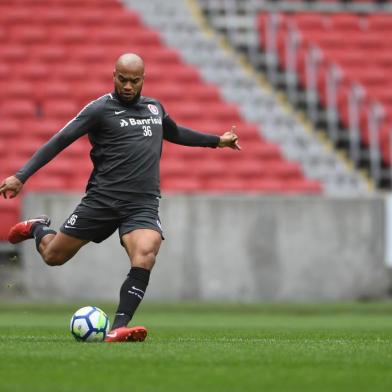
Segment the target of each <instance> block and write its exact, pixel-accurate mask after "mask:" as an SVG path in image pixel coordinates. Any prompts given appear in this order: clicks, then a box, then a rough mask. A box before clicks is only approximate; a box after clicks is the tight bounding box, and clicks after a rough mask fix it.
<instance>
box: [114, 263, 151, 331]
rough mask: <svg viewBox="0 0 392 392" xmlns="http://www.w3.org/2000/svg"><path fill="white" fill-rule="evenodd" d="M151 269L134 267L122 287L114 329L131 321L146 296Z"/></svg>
mask: <svg viewBox="0 0 392 392" xmlns="http://www.w3.org/2000/svg"><path fill="white" fill-rule="evenodd" d="M149 279H150V271H149V270H147V269H145V268H140V267H132V268H131V270H130V271H129V274H128V278H127V279H125V282H124V283H123V285H122V286H121V289H120V303H119V305H118V308H117V311H116V317H115V319H114V321H113V325H112V329H115V328H119V327H125V326H127V325H128V323H129V322H130V321H131V319H132V316H133V314H134V313H135V311H136V309H137V307H138V306H139V304H140V302H141V300H142V299H143V297H144V293H145V291H146V288H147V285H148V281H149Z"/></svg>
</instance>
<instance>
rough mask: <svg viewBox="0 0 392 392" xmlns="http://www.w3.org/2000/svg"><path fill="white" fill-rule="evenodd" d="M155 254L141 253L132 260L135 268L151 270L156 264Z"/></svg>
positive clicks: (149, 252) (150, 252)
mask: <svg viewBox="0 0 392 392" xmlns="http://www.w3.org/2000/svg"><path fill="white" fill-rule="evenodd" d="M155 258H156V256H155V253H154V252H153V251H140V252H138V253H137V254H136V255H135V257H134V258H133V260H132V266H133V267H140V268H145V269H148V270H151V269H152V267H154V264H155Z"/></svg>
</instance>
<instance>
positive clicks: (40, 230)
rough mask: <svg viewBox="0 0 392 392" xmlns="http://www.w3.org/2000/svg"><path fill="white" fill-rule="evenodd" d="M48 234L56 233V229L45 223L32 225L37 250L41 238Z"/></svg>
mask: <svg viewBox="0 0 392 392" xmlns="http://www.w3.org/2000/svg"><path fill="white" fill-rule="evenodd" d="M48 234H56V231H55V230H53V229H51V228H50V227H48V226H46V225H42V224H37V225H34V227H33V236H34V238H35V246H36V248H37V250H38V251H39V244H40V242H41V240H42V238H43V237H45V236H46V235H48Z"/></svg>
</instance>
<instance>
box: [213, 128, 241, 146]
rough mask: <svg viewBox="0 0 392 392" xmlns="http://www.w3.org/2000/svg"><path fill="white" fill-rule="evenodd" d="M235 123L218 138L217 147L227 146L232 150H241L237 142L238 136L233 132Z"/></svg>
mask: <svg viewBox="0 0 392 392" xmlns="http://www.w3.org/2000/svg"><path fill="white" fill-rule="evenodd" d="M234 131H235V125H233V126H232V127H231V129H230V131H228V132H225V133H224V134H223V135H222V136H221V137H220V140H219V144H218V147H220V148H224V147H229V148H232V149H233V150H241V146H240V145H239V144H238V136H237V135H236V134H235V133H234Z"/></svg>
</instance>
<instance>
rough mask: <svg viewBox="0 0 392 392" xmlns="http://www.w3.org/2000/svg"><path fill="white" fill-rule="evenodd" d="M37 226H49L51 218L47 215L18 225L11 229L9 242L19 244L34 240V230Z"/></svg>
mask: <svg viewBox="0 0 392 392" xmlns="http://www.w3.org/2000/svg"><path fill="white" fill-rule="evenodd" d="M36 224H40V225H45V226H49V225H50V218H49V217H47V216H46V215H41V216H39V217H37V218H34V219H29V220H26V221H23V222H19V223H17V224H16V225H15V226H12V227H11V229H10V231H9V233H8V241H9V242H11V244H17V243H19V242H22V241H24V240H27V239H29V238H33V228H34V225H36Z"/></svg>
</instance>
